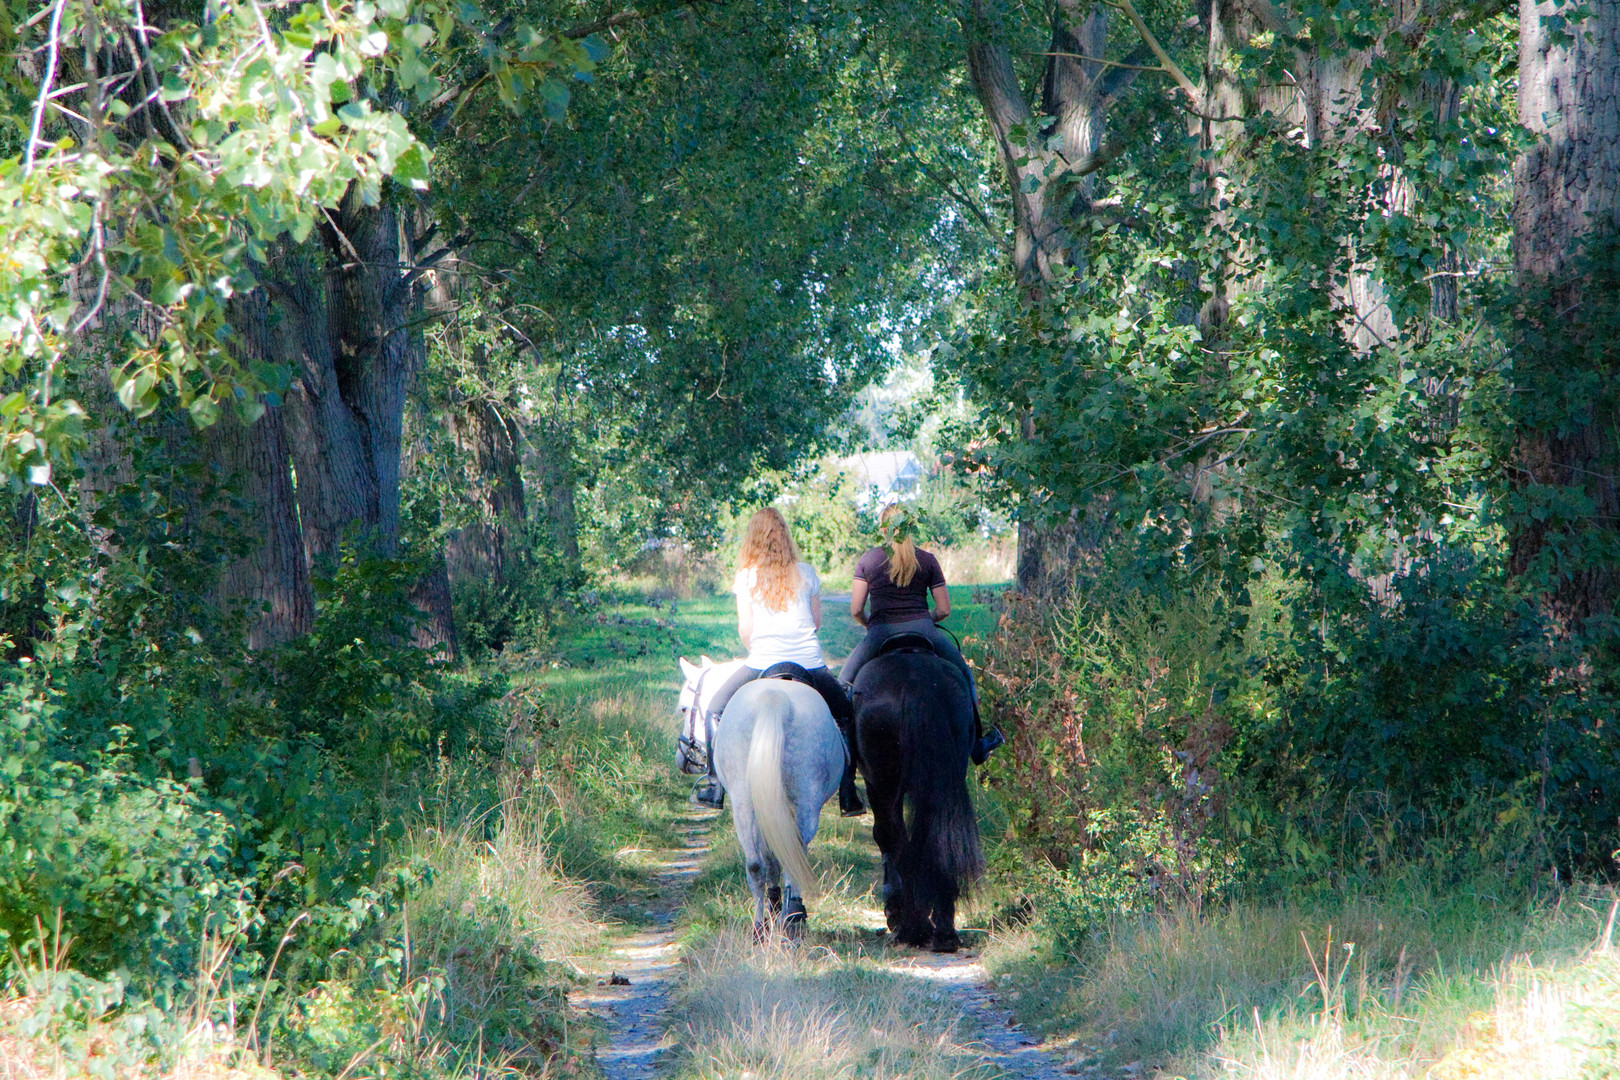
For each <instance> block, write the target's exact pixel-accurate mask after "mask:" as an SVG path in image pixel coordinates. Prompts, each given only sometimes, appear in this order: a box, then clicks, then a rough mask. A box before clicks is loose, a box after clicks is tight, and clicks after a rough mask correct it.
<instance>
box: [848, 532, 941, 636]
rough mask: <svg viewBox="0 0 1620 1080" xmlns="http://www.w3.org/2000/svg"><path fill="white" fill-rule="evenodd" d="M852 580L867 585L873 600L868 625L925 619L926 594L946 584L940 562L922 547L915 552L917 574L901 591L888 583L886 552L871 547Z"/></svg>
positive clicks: (926, 611)
mask: <svg viewBox="0 0 1620 1080" xmlns="http://www.w3.org/2000/svg"><path fill="white" fill-rule="evenodd" d="M855 580H856V581H864V582H866V589H867V595H868V596H870V597H871V598H872V614H871V615H870V616H869V617H868V620H867V621H868V622H874V623H897V622H906V621H908V620H910V619H926V618H928V591H929V590H930V589H932V588H933V587H934V586H935V585H943V584H945V572H944V571H943V570H941V569H940V568H939V560H938V559H936V558H934V557H933V556H932V555H930V554H929V553H928V552H926V551H924V550H923V549H922V548H918V549H917V572H916V573H915V574H913V575H912V577H911V581H910V582H908V583H907V584H906V585H905V586H904V587H903V588H902V587H901V586H899V585H896V584H895V583H894V582H892V581H890V580H889V553H888V552H887V551H884V550H883V549H882V548H871V549H869V550H868V551H867V552H866V554H865V555H862V556H861V558H860V561H859V562H857V563H856V564H855Z"/></svg>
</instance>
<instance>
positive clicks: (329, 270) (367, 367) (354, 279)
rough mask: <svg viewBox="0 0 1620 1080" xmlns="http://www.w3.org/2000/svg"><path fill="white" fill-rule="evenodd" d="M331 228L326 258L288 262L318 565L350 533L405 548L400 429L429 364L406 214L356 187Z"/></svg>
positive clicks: (304, 256)
mask: <svg viewBox="0 0 1620 1080" xmlns="http://www.w3.org/2000/svg"><path fill="white" fill-rule="evenodd" d="M322 239H323V241H324V247H325V256H326V259H325V262H326V265H325V266H324V267H322V266H316V265H312V262H313V260H311V258H310V253H309V252H308V251H307V250H301V251H299V252H297V253H295V254H293V257H292V258H291V259H290V260H289V264H288V265H284V266H282V267H278V270H279V271H280V277H281V288H282V289H283V291H284V292H286V293H287V294H288V295H289V296H291V297H292V299H293V304H294V306H295V307H296V308H297V310H298V312H299V314H300V316H301V317H300V318H299V319H298V323H299V324H300V325H299V331H300V332H299V335H298V339H297V345H298V359H299V363H298V366H297V370H296V379H295V381H294V383H293V387H292V392H291V393H290V394H289V396H288V402H289V406H290V407H289V410H288V413H289V427H290V430H291V433H292V436H293V444H292V445H293V455H294V459H295V460H296V462H297V466H298V509H299V512H300V514H301V515H302V518H303V525H304V547H305V550H306V551H307V552H308V554H309V559H310V562H311V564H317V563H319V562H321V561H322V560H324V559H328V558H331V557H332V556H334V555H335V554H336V553H337V551H338V549H339V547H340V545H341V543H342V541H343V539H344V537H345V536H346V535H347V536H349V537H350V538H352V539H353V540H354V541H355V542H356V543H358V544H359V545H360V546H361V547H362V548H363V549H365V550H368V551H371V552H374V553H376V554H379V555H392V554H393V553H394V551H395V550H396V548H397V547H398V544H399V469H400V432H401V428H402V425H403V422H404V413H405V393H406V390H407V389H408V387H409V383H410V378H411V376H412V375H413V374H414V373H415V371H416V368H417V367H418V366H419V356H418V349H417V348H413V342H412V340H411V337H412V335H411V334H410V330H409V324H410V316H411V314H412V309H413V308H414V306H415V305H414V303H413V302H412V301H413V297H412V290H411V288H410V285H409V283H408V282H407V281H406V280H405V273H406V268H405V262H404V259H403V258H402V256H403V255H404V254H405V252H404V250H402V249H403V247H404V245H403V244H402V243H401V229H400V221H399V216H398V215H397V214H396V213H395V211H394V210H393V209H392V208H390V207H387V206H364V205H362V204H361V203H360V201H359V196H358V194H357V193H356V192H354V191H351V192H350V194H349V196H348V198H347V199H346V200H345V203H344V205H343V207H342V210H341V211H340V212H339V213H335V214H331V215H330V219H329V221H328V223H327V224H326V225H325V226H324V227H323V228H322Z"/></svg>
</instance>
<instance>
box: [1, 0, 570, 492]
mask: <svg viewBox="0 0 1620 1080" xmlns="http://www.w3.org/2000/svg"><path fill="white" fill-rule="evenodd" d="M160 9H161V10H160V13H161V16H162V17H161V18H160V19H159V20H158V24H157V25H153V24H149V23H148V22H147V21H146V19H145V16H144V14H143V12H142V8H141V4H140V0H102V2H98V3H93V4H88V5H70V4H68V3H66V2H65V0H60V2H57V3H55V4H54V5H52V6H50V7H47V8H44V9H42V10H40V11H38V12H36V13H34V15H33V16H32V17H30V16H29V15H28V14H27V13H26V6H23V5H13V6H12V8H11V9H10V10H9V11H8V15H7V18H6V22H5V25H6V37H7V39H8V41H9V42H10V45H9V48H8V55H9V57H10V59H9V60H8V64H7V67H6V69H5V78H6V83H7V88H8V91H9V96H10V98H11V101H10V108H9V110H8V111H9V113H10V115H11V119H12V123H13V124H14V125H16V126H17V128H20V129H23V130H25V131H26V134H25V135H24V137H23V139H22V142H23V147H22V151H21V153H20V154H17V155H15V156H13V157H10V158H8V159H6V160H5V161H4V162H3V163H0V196H3V197H0V206H3V207H5V211H4V215H3V216H0V236H3V237H4V238H5V242H4V247H5V250H6V251H7V263H6V265H7V273H6V274H5V275H4V276H3V278H0V280H3V281H4V283H5V292H4V296H3V297H0V300H3V303H0V307H3V308H4V310H5V312H6V315H5V318H4V320H3V321H0V343H3V346H0V347H3V352H0V370H3V371H4V373H5V376H6V378H7V382H8V383H9V385H8V386H7V387H5V389H6V391H7V392H6V394H5V396H4V398H3V399H0V424H3V426H0V472H3V473H4V474H5V475H6V476H8V477H12V478H17V477H20V476H22V475H23V474H24V473H25V472H26V473H27V476H28V478H29V480H30V482H32V483H35V484H45V483H48V482H49V480H50V477H51V469H52V467H53V464H61V463H62V462H64V461H66V460H67V457H68V455H69V453H70V452H71V451H72V450H73V449H75V448H77V447H78V446H80V445H82V431H81V426H82V421H83V418H84V415H85V414H84V408H83V407H82V405H81V404H80V403H79V402H78V401H76V400H75V399H73V398H71V397H67V396H64V395H63V394H62V393H61V386H62V382H63V380H64V378H66V377H69V376H70V375H71V374H72V373H73V372H74V371H76V370H78V369H80V368H81V367H84V366H88V365H92V364H93V363H94V358H93V356H92V355H91V353H90V352H89V351H87V350H86V349H85V348H84V347H83V342H82V335H83V334H84V333H85V332H86V331H87V330H95V329H96V328H98V327H106V328H108V329H112V328H117V329H121V330H123V331H124V332H125V333H127V335H128V337H127V339H120V338H119V337H118V336H117V335H116V334H114V335H113V341H114V342H116V345H114V347H113V350H112V352H113V356H112V359H111V364H110V369H111V372H112V375H113V386H114V390H115V392H116V396H117V398H118V400H119V401H120V402H121V403H122V404H123V405H124V407H125V408H127V409H129V410H130V411H132V412H134V413H136V414H137V415H143V416H144V415H148V414H150V413H152V412H153V411H154V410H156V409H157V408H158V406H159V404H160V401H161V391H162V388H163V387H165V386H168V387H171V388H172V390H173V392H174V394H175V395H176V396H177V398H178V400H179V403H180V405H181V407H182V408H184V409H186V410H187V411H188V412H189V414H190V417H191V420H192V421H193V422H194V423H195V424H196V426H198V427H206V426H208V425H209V424H212V423H213V422H214V421H215V419H216V418H217V417H218V416H219V414H220V410H221V409H222V408H225V407H227V406H233V407H236V408H237V409H239V410H240V411H241V412H242V414H243V416H244V419H247V420H252V419H254V418H256V417H257V415H258V414H259V412H261V411H262V409H263V407H264V406H263V403H262V402H261V401H260V399H259V397H258V395H257V394H256V393H254V392H253V391H259V390H269V391H279V390H281V389H282V388H283V387H284V385H285V373H284V372H280V371H277V370H275V369H273V368H269V367H265V366H255V365H253V364H250V363H249V362H248V360H247V358H246V357H244V356H242V355H241V354H240V351H239V349H238V348H236V347H234V346H233V343H232V333H231V330H230V321H229V318H228V306H229V303H230V301H231V298H232V297H233V296H236V295H238V294H240V293H243V292H245V291H246V290H248V289H250V288H252V287H253V284H254V280H255V275H254V271H253V267H254V265H255V264H257V263H263V262H264V261H265V259H266V258H267V256H268V252H269V251H270V250H271V249H272V248H273V247H274V246H275V245H276V243H277V242H278V241H279V240H281V239H282V238H284V237H290V238H291V239H292V240H294V241H298V242H301V241H302V240H303V239H304V238H305V237H307V236H308V235H309V233H310V231H311V230H312V229H313V228H314V227H315V225H316V224H317V222H319V221H321V220H322V213H323V210H324V209H325V208H329V207H334V206H336V205H337V204H338V203H339V202H340V201H341V200H342V199H343V198H345V196H346V195H348V194H349V193H350V192H351V190H352V191H353V192H355V193H356V194H357V196H358V197H359V198H360V199H361V200H362V201H364V202H366V203H368V204H375V203H376V202H377V200H378V199H380V198H381V197H382V193H383V185H384V181H385V180H387V179H389V178H392V179H394V180H395V181H397V182H399V183H401V184H404V185H408V186H412V187H416V188H421V187H425V186H426V179H427V167H428V160H429V156H430V155H429V151H428V149H427V148H426V147H425V146H424V145H423V144H422V143H421V142H419V141H418V140H417V139H416V137H415V136H413V135H412V134H411V132H410V130H409V128H408V127H407V125H406V122H405V120H404V118H403V116H401V115H400V112H399V111H397V110H396V109H394V108H393V107H392V106H393V105H394V104H396V103H398V104H403V103H404V102H405V101H408V100H410V99H413V98H414V99H415V101H417V102H418V103H425V102H428V101H430V100H433V99H435V98H437V97H439V96H441V95H449V97H451V98H456V97H460V98H462V99H463V100H464V99H466V98H468V97H470V96H471V95H472V92H473V90H474V89H476V87H477V85H478V84H479V83H481V82H483V81H484V80H485V79H488V80H490V81H492V82H493V84H494V85H495V86H496V88H497V89H498V92H499V94H500V96H501V97H502V99H503V100H505V101H508V102H509V103H511V104H513V105H516V104H517V102H518V100H519V98H520V96H527V95H530V94H537V95H538V96H539V97H540V98H541V99H542V101H543V102H545V105H546V109H547V111H548V113H549V114H550V115H557V112H558V110H559V109H560V108H561V107H562V106H563V105H565V104H566V102H567V98H568V92H567V89H566V87H565V86H564V84H563V82H562V81H561V79H562V78H566V77H568V76H569V75H571V74H573V73H576V72H586V71H587V70H588V69H589V68H590V67H591V66H592V65H593V61H592V54H593V53H594V54H595V55H596V56H600V51H599V50H597V49H596V48H595V46H594V44H593V45H585V44H581V43H578V42H575V41H572V40H567V39H562V38H557V37H554V36H552V35H548V34H542V33H539V32H537V31H535V30H534V29H533V28H531V27H529V26H527V25H520V26H517V27H516V28H515V30H514V31H513V34H512V36H511V37H510V38H495V37H493V36H492V35H491V34H490V33H489V31H490V30H491V29H492V28H493V24H492V23H491V22H490V21H488V20H487V19H485V17H484V16H483V14H482V13H481V12H480V11H479V10H478V9H477V8H476V7H475V6H473V5H470V4H445V3H439V2H437V0H427V2H424V3H407V2H403V0H388V2H386V3H384V4H382V5H381V6H380V7H379V6H378V5H375V4H372V3H370V2H359V3H338V4H328V5H322V6H316V5H313V4H304V5H301V6H296V7H295V6H294V5H293V4H291V3H282V4H272V5H268V6H261V5H259V4H248V5H240V6H238V5H226V6H223V7H221V6H219V5H212V4H211V5H209V6H208V7H207V8H206V10H205V11H204V12H202V13H201V16H202V17H201V18H200V19H197V18H188V17H183V16H180V15H178V13H176V12H171V11H168V10H167V9H166V8H161V6H160ZM475 42H476V44H474V43H475ZM474 64H477V65H479V66H482V67H484V69H485V72H484V75H483V76H482V77H481V78H477V79H475V80H474V81H472V82H471V84H470V85H464V84H463V82H462V79H463V78H464V77H465V76H466V74H467V70H468V68H469V67H470V66H472V65H474ZM64 76H65V78H64ZM68 79H77V81H74V82H71V83H70V82H68ZM378 87H386V88H387V93H388V97H386V98H385V97H384V96H383V95H381V94H379V93H378V91H377V89H376V88H378ZM87 285H88V287H87ZM135 312H138V313H139V319H138V320H131V319H130V318H129V315H130V314H132V313H135ZM126 324H127V325H126ZM112 343H113V342H109V344H112ZM243 391H247V392H245V393H244V392H243Z"/></svg>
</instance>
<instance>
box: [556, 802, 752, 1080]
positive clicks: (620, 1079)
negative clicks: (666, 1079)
mask: <svg viewBox="0 0 1620 1080" xmlns="http://www.w3.org/2000/svg"><path fill="white" fill-rule="evenodd" d="M719 816H720V815H719V814H718V813H717V812H714V811H701V810H696V809H692V810H689V811H687V813H686V815H685V817H686V823H685V824H684V825H682V826H681V827H680V828H678V829H677V832H678V833H679V835H680V836H681V837H682V839H683V841H684V843H683V845H682V846H681V847H680V848H677V849H674V850H670V851H665V852H663V853H662V854H663V855H664V856H665V858H663V859H661V860H660V861H659V863H658V869H656V870H654V871H653V873H652V875H651V877H652V881H653V883H654V885H655V886H656V887H657V893H656V899H655V902H654V903H653V904H650V905H648V907H647V909H646V911H647V922H648V923H649V924H650V925H649V926H648V927H647V928H646V929H643V930H642V931H640V932H639V933H636V934H633V935H631V936H630V937H628V938H626V939H625V940H624V942H623V943H622V944H621V945H619V946H618V947H617V948H615V949H614V950H613V953H612V966H611V970H610V971H609V972H608V973H606V974H604V975H603V977H602V978H601V979H600V980H598V983H597V985H596V986H594V987H591V988H588V989H583V990H578V991H575V992H574V993H573V994H571V995H569V1000H570V1001H571V1002H572V1004H573V1005H574V1006H575V1007H577V1008H580V1009H583V1010H584V1011H586V1012H588V1013H590V1014H592V1015H594V1016H597V1017H599V1018H601V1019H602V1020H604V1021H605V1022H606V1027H607V1039H606V1041H605V1042H604V1043H601V1044H598V1045H597V1047H596V1063H597V1065H598V1066H599V1067H600V1068H601V1070H602V1073H603V1075H605V1076H606V1077H607V1078H608V1080H644V1078H647V1077H654V1076H657V1075H659V1072H660V1068H659V1067H660V1065H661V1064H662V1061H663V1058H664V1055H665V1053H666V1052H667V1051H668V1050H669V1049H670V1045H669V1040H668V1039H667V1038H666V1037H665V1033H664V1014H665V1013H666V1012H667V1010H668V1008H669V997H670V992H671V991H672V990H673V989H674V987H675V983H676V980H677V979H678V978H679V969H680V960H681V958H680V945H679V943H678V941H677V939H676V935H675V920H676V916H677V915H678V914H679V912H680V910H681V907H682V905H683V903H684V902H685V897H686V891H687V889H688V888H689V887H690V886H691V883H692V882H693V881H694V880H695V879H696V878H697V876H698V873H699V871H700V870H701V869H702V866H703V860H704V858H705V857H706V856H707V855H708V853H709V830H710V828H711V827H712V825H713V823H714V821H715V819H716V818H718V817H719ZM615 976H616V977H618V978H620V979H625V980H628V981H627V982H624V983H618V982H614V981H610V980H612V979H613V978H614V977H615Z"/></svg>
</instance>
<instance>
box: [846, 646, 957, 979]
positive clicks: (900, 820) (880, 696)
mask: <svg viewBox="0 0 1620 1080" xmlns="http://www.w3.org/2000/svg"><path fill="white" fill-rule="evenodd" d="M968 694H969V692H968V687H967V684H966V681H965V680H964V679H963V678H962V673H961V672H960V671H959V670H958V669H957V668H956V665H954V664H952V663H951V662H950V661H948V660H942V659H941V658H939V657H938V656H935V655H934V653H933V651H932V650H931V649H929V648H928V647H927V644H926V639H923V638H917V639H916V640H915V641H914V642H907V641H904V640H902V639H891V642H890V644H889V648H887V649H886V650H885V651H884V653H883V654H882V655H881V656H878V657H877V658H875V659H873V660H870V661H868V662H867V663H866V665H865V666H864V667H862V668H861V672H860V674H859V675H858V676H856V679H855V702H856V707H855V737H856V745H857V747H858V748H859V751H860V764H861V774H862V775H863V776H865V777H866V796H867V798H868V799H869V800H870V801H871V803H872V815H873V825H872V836H873V838H874V839H875V840H877V845H878V850H879V851H881V852H882V853H883V907H884V911H885V913H886V914H887V916H888V922H889V929H890V930H891V931H892V932H893V933H894V936H895V939H896V940H897V941H899V942H900V943H901V944H904V945H913V946H917V947H918V948H922V947H925V946H926V947H927V948H930V949H933V950H934V951H935V952H955V951H956V949H957V946H958V944H959V941H958V938H957V935H956V901H957V899H958V898H959V897H960V896H961V895H962V893H963V891H964V890H965V889H966V888H967V887H968V886H969V885H971V884H972V883H973V881H974V880H975V879H976V878H977V877H978V876H979V874H980V872H981V871H982V870H983V868H984V858H983V856H982V855H981V853H980V851H979V826H978V822H977V820H976V819H975V818H974V814H973V802H972V800H971V799H969V797H968V789H967V769H968V752H969V750H970V748H971V746H972V742H973V702H972V699H971V698H970V697H969V696H968Z"/></svg>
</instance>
